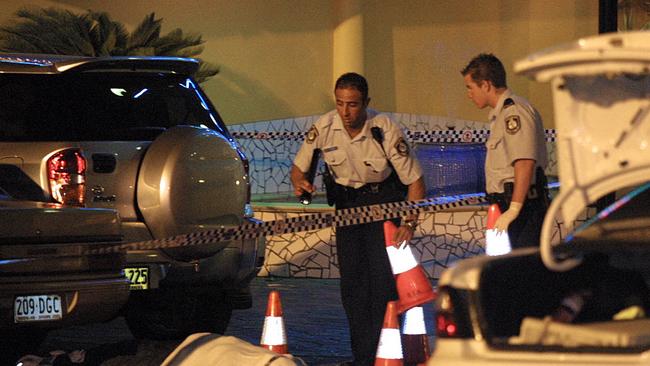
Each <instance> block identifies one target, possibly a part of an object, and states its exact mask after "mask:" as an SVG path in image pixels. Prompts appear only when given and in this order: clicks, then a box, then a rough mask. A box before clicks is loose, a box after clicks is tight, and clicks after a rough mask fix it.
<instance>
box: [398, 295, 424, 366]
mask: <svg viewBox="0 0 650 366" xmlns="http://www.w3.org/2000/svg"><path fill="white" fill-rule="evenodd" d="M402 348H403V350H404V364H405V365H407V366H409V365H418V366H420V365H424V364H425V363H426V362H427V360H428V359H429V356H430V354H431V351H430V350H429V338H428V337H427V327H426V324H425V323H424V309H423V308H422V307H421V306H416V307H414V308H411V309H409V310H407V311H406V313H405V314H404V324H403V327H402Z"/></svg>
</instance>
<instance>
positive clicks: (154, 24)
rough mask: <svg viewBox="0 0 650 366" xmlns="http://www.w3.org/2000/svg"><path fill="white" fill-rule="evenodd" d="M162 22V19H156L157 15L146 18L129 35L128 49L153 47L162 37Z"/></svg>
mask: <svg viewBox="0 0 650 366" xmlns="http://www.w3.org/2000/svg"><path fill="white" fill-rule="evenodd" d="M161 22H162V19H156V18H155V13H151V14H149V15H147V16H145V17H144V19H143V20H142V22H141V23H140V24H138V26H137V27H136V28H135V30H134V31H133V32H131V34H130V35H129V38H128V40H127V42H126V49H127V50H129V49H131V48H139V47H149V46H151V43H152V42H154V41H155V40H156V39H158V38H159V37H160V28H161V24H160V23H161Z"/></svg>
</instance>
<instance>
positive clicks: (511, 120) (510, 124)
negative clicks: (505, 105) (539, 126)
mask: <svg viewBox="0 0 650 366" xmlns="http://www.w3.org/2000/svg"><path fill="white" fill-rule="evenodd" d="M520 128H521V122H520V121H519V116H508V117H506V132H508V133H509V134H511V135H514V134H516V133H517V132H519V129H520Z"/></svg>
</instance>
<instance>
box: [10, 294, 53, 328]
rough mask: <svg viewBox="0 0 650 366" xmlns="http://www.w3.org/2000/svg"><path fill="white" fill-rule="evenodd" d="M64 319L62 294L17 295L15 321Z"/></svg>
mask: <svg viewBox="0 0 650 366" xmlns="http://www.w3.org/2000/svg"><path fill="white" fill-rule="evenodd" d="M61 319H63V310H62V309H61V296H59V295H33V296H16V299H15V300H14V322H16V323H23V322H38V321H47V320H61Z"/></svg>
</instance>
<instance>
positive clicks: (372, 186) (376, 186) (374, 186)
mask: <svg viewBox="0 0 650 366" xmlns="http://www.w3.org/2000/svg"><path fill="white" fill-rule="evenodd" d="M370 192H372V193H379V184H376V183H372V184H370Z"/></svg>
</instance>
